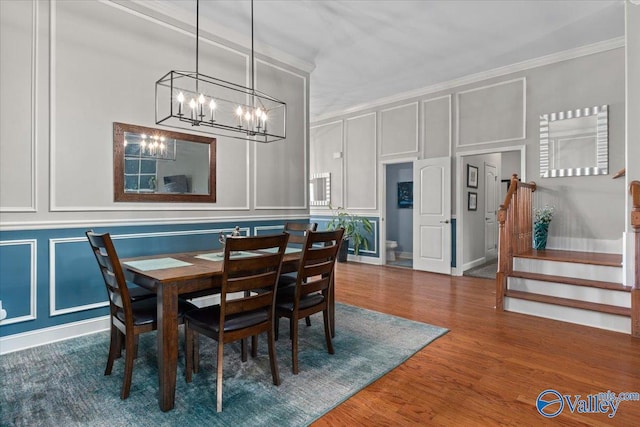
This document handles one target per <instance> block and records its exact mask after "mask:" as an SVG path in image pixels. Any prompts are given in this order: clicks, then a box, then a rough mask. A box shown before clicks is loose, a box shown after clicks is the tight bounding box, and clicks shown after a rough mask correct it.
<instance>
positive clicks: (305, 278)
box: [294, 228, 344, 305]
mask: <svg viewBox="0 0 640 427" xmlns="http://www.w3.org/2000/svg"><path fill="white" fill-rule="evenodd" d="M343 235H344V228H339V229H337V230H333V231H309V232H308V233H307V238H306V240H305V243H304V249H303V252H302V259H301V260H300V265H299V266H298V276H297V281H296V293H295V303H294V304H295V305H297V304H298V303H299V301H300V298H302V297H304V296H305V295H308V294H312V293H316V292H323V293H325V292H326V291H328V290H329V287H330V286H332V283H333V273H334V271H335V263H336V258H337V257H338V249H339V248H340V244H341V242H342V236H343Z"/></svg>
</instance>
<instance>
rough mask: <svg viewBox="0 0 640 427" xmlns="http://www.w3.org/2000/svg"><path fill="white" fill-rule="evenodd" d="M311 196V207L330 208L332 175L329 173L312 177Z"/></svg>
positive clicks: (310, 182)
mask: <svg viewBox="0 0 640 427" xmlns="http://www.w3.org/2000/svg"><path fill="white" fill-rule="evenodd" d="M309 195H310V197H309V202H310V204H311V206H328V205H329V203H331V174H330V173H328V172H327V173H318V174H313V175H311V178H310V179H309Z"/></svg>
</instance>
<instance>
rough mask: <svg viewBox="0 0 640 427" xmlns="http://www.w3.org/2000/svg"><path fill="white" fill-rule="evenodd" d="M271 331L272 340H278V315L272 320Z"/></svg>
mask: <svg viewBox="0 0 640 427" xmlns="http://www.w3.org/2000/svg"><path fill="white" fill-rule="evenodd" d="M273 333H274V334H275V337H274V340H275V341H278V336H279V335H280V316H276V318H275V320H274V321H273Z"/></svg>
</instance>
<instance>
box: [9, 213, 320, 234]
mask: <svg viewBox="0 0 640 427" xmlns="http://www.w3.org/2000/svg"><path fill="white" fill-rule="evenodd" d="M295 219H299V220H304V219H309V215H308V214H305V215H300V214H291V215H260V216H252V215H244V216H239V215H231V216H224V217H223V216H217V217H215V218H212V217H193V218H139V219H137V218H125V219H96V220H86V221H79V220H70V221H24V222H7V223H4V224H1V225H0V231H18V230H20V231H28V230H47V229H65V228H91V227H127V226H145V225H181V224H204V223H219V222H229V221H238V222H245V221H279V220H295Z"/></svg>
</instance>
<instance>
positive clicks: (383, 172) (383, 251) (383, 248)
mask: <svg viewBox="0 0 640 427" xmlns="http://www.w3.org/2000/svg"><path fill="white" fill-rule="evenodd" d="M415 160H419V158H418V156H410V157H395V158H393V159H383V160H380V161H379V162H378V166H379V167H380V170H379V173H378V176H379V177H380V182H378V196H379V198H378V200H380V264H381V265H386V264H387V165H393V164H398V163H411V164H412V167H413V162H414V161H415Z"/></svg>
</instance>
